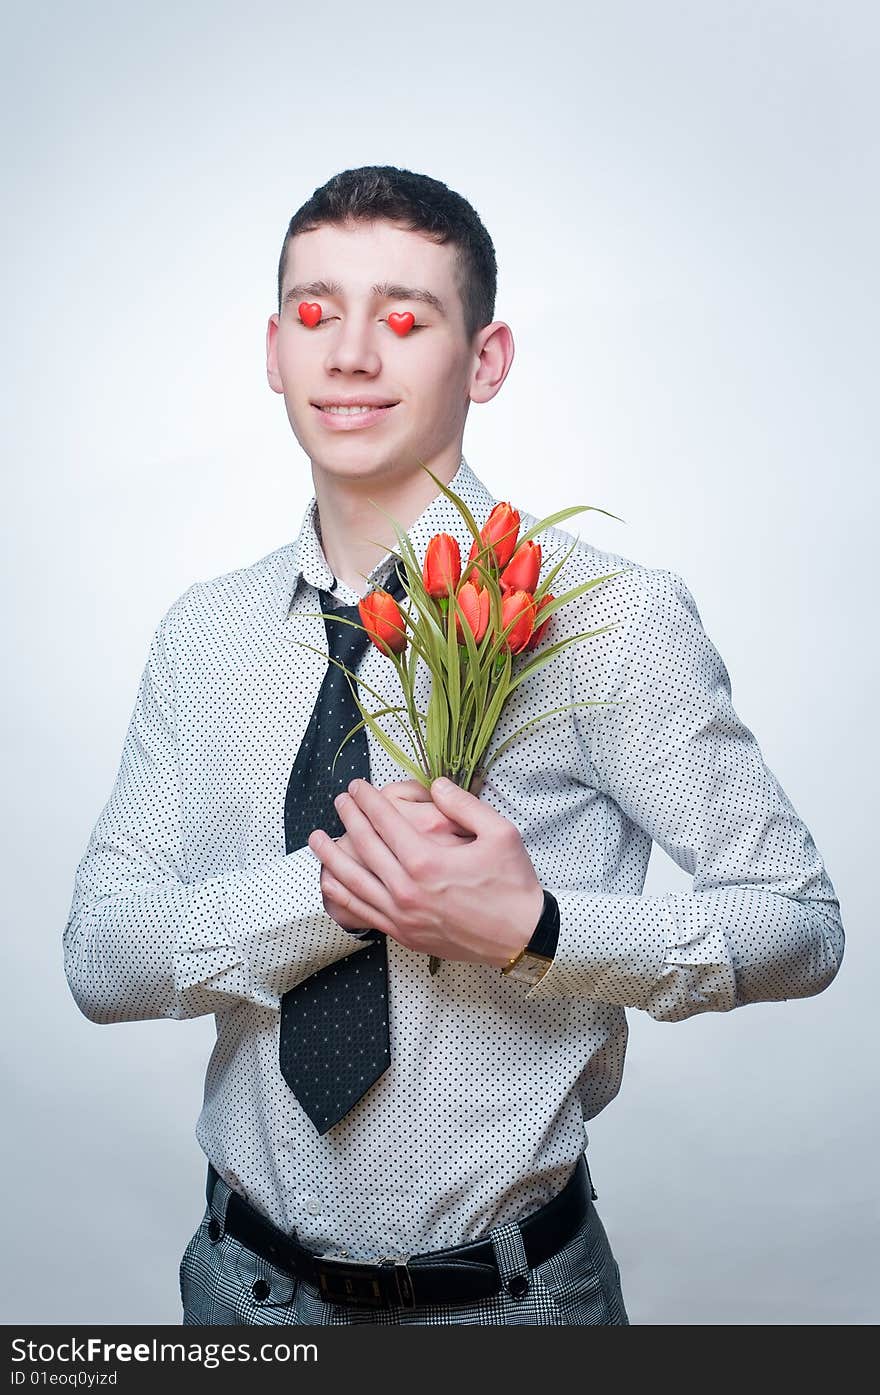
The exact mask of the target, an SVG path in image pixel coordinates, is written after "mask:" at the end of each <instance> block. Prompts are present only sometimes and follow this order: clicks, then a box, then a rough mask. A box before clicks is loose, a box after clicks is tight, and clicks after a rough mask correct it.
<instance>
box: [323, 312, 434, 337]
mask: <svg viewBox="0 0 880 1395" xmlns="http://www.w3.org/2000/svg"><path fill="white" fill-rule="evenodd" d="M339 318H340V317H339V315H323V316H322V317H321V319H320V320H317V321H316V322H315V324H314V325H305V324H303V321H302V320H300V321H299V323H300V324H302V325H303V328H304V329H319V328H320V327H321V325H329V324H330V323H331V321H332V320H338V319H339ZM382 324H388V321H387V320H383V321H382ZM389 328H390V326H389ZM427 328H428V326H427V325H420V324H413V325H410V327H409V329H408V330H407V334H412V332H413V330H414V329H427Z"/></svg>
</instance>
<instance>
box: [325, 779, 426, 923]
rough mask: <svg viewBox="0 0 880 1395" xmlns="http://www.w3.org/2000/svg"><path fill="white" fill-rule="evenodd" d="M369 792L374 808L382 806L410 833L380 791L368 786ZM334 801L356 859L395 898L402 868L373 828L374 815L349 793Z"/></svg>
mask: <svg viewBox="0 0 880 1395" xmlns="http://www.w3.org/2000/svg"><path fill="white" fill-rule="evenodd" d="M369 789H370V791H371V793H372V795H373V796H374V799H373V807H378V806H381V807H382V808H383V810H385V811H387V812H388V813H389V814H392V815H393V817H394V818H395V819H397V820H398V822H400V823H402V824H403V825H404V827H406V828H407V831H408V832H409V826H408V824H407V821H406V817H405V816H404V815H402V814H400V813H399V812H398V811H397V810H396V809H394V808H393V806H392V805H391V804H389V802H388V800H386V799H383V798H382V796H381V795H380V794H379V792H378V790H375V789H373V787H372V786H369ZM333 802H334V804H335V805H336V809H337V812H338V814H339V817H340V819H341V820H342V822H343V823H344V825H345V832H346V835H347V837H348V838H349V839H350V840H351V844H352V847H353V849H354V852H355V854H356V855H357V860H358V861H360V862H361V863H362V864H363V865H364V867H367V868H369V870H370V872H371V873H372V874H373V875H374V876H375V877H376V878H377V879H378V880H379V881H380V882H381V883H382V886H383V889H384V890H386V891H387V892H388V893H390V894H391V896H392V897H393V896H394V892H395V889H396V888H399V886H400V882H401V866H400V863H399V862H398V860H397V858H396V857H395V855H394V853H393V852H392V851H391V849H390V847H389V846H388V844H387V843H386V842H385V841H384V839H383V838H382V836H381V829H380V830H378V831H377V829H376V828H374V826H373V823H372V821H371V816H368V815H367V814H365V813H364V812H363V811H362V810H361V809H360V808H359V807H358V805H357V803H356V801H355V800H354V799H353V797H352V796H351V795H350V794H346V793H345V792H343V793H342V794H338V795H337V796H336V798H335V799H334V801H333Z"/></svg>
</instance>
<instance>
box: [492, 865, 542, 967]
mask: <svg viewBox="0 0 880 1395" xmlns="http://www.w3.org/2000/svg"><path fill="white" fill-rule="evenodd" d="M543 911H544V891H543V888H542V886H541V884H540V883H539V882H535V885H534V886H533V887H530V888H529V890H528V892H526V893H525V895H524V896H523V898H522V900H521V902H520V912H519V914H518V915H517V917H516V927H515V929H516V934H515V935H514V934H513V930H514V927H513V926H511V936H510V938H509V939H506V940H505V941H504V943H503V944H502V943H500V942H499V944H498V947H497V952H496V953H495V954H493V956H492V958H491V960H489V961H488V962H489V963H490V964H491V965H492V967H493V968H495V969H503V968H504V967H505V965H506V964H509V963H510V961H511V959H512V958H516V956H517V955H519V954H520V953H521V952H522V951H523V950H524V949H525V947H526V945H527V944H528V943H529V941H530V940H531V938H532V936H533V935H534V933H535V929H536V927H537V925H538V923H539V921H540V918H541V916H542V914H543Z"/></svg>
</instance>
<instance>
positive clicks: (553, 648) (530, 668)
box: [510, 620, 621, 692]
mask: <svg viewBox="0 0 880 1395" xmlns="http://www.w3.org/2000/svg"><path fill="white" fill-rule="evenodd" d="M620 624H621V621H619V620H616V621H615V622H614V623H613V624H611V625H602V626H600V628H599V629H598V630H586V631H585V632H584V633H583V634H580V635H568V636H567V638H565V639H560V640H557V642H556V643H555V644H551V645H550V647H549V649H543V648H542V649H539V650H538V651H537V652H536V654H535V657H534V658H533V659H532V660H531V661H530V662H529V663H527V664H526V665H525V667H524V668H522V669H520V671H519V673H518V674H517V675H516V677H515V678H514V680H513V682H512V683H511V685H510V691H511V692H513V690H514V688H517V687H519V685H520V683H522V681H523V679H524V678H528V677H529V676H530V675H531V674H533V673H536V672H537V671H538V669H539V668H543V667H544V664H546V663H547V661H548V660H549V659H552V658H553V655H554V654H558V653H559V651H560V650H561V649H566V648H567V647H568V645H569V644H576V643H577V641H578V640H580V639H592V638H593V635H601V634H604V633H605V631H606V630H616V629H617V627H618V625H620Z"/></svg>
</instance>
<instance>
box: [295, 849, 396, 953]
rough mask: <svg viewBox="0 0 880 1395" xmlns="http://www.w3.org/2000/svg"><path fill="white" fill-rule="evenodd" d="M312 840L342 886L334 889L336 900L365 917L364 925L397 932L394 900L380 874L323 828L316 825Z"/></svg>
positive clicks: (350, 910)
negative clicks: (393, 914) (394, 917)
mask: <svg viewBox="0 0 880 1395" xmlns="http://www.w3.org/2000/svg"><path fill="white" fill-rule="evenodd" d="M308 842H309V847H310V848H311V850H312V852H313V853H314V854H315V856H316V857H317V858H319V859H320V861H321V863H322V865H323V867H324V868H325V869H326V873H327V875H329V876H330V877H331V878H332V879H333V881H334V882H335V883H336V885H337V886H341V895H340V894H339V892H338V891H337V892H334V893H331V894H332V895H333V897H334V900H337V901H338V902H339V903H340V905H341V906H343V907H344V909H345V910H346V911H347V912H348V913H349V914H351V915H353V916H356V917H357V918H358V919H360V918H361V917H363V918H364V919H363V928H364V929H375V930H382V931H384V933H385V934H386V935H396V933H397V926H396V925H395V924H394V921H393V920H392V918H391V915H392V910H393V905H394V903H393V901H392V899H391V897H390V896H389V894H388V892H387V891H386V889H385V887H384V886H383V884H382V882H381V881H379V879H378V877H375V876H374V875H373V873H372V872H370V871H368V870H367V868H366V867H364V866H362V865H361V864H360V863H359V862H358V861H357V859H356V858H353V857H350V856H349V854H348V853H346V852H345V851H344V850H343V849H342V848H340V847H339V845H338V843H336V842H335V841H334V840H333V839H332V838H331V837H330V836H329V835H328V834H327V833H325V832H324V830H323V829H321V828H316V829H313V831H312V832H311V833H310V834H309V839H308ZM322 880H323V879H322Z"/></svg>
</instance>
